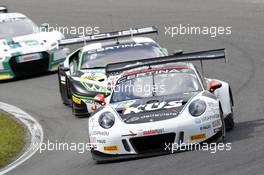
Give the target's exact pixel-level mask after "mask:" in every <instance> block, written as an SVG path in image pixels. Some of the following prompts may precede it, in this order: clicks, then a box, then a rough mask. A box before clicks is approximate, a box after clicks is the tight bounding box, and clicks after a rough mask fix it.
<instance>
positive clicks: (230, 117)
mask: <svg viewBox="0 0 264 175" xmlns="http://www.w3.org/2000/svg"><path fill="white" fill-rule="evenodd" d="M225 125H226V131H230V130H232V129H233V128H234V126H235V122H234V117H233V112H232V113H231V114H229V115H228V116H226V118H225Z"/></svg>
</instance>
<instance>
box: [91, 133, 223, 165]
mask: <svg viewBox="0 0 264 175" xmlns="http://www.w3.org/2000/svg"><path fill="white" fill-rule="evenodd" d="M222 136H223V134H222V131H219V132H217V133H216V134H215V135H213V136H212V137H210V138H208V139H206V140H204V141H203V142H201V143H200V144H202V143H210V142H219V141H221V138H222ZM182 151H184V150H176V151H173V152H172V151H171V150H163V151H161V150H159V151H153V152H145V153H141V154H106V153H102V152H100V151H98V150H96V149H91V155H92V157H93V160H95V161H96V163H109V162H116V161H124V160H133V159H140V158H146V157H154V156H160V155H167V154H173V153H178V152H182ZM186 151H188V150H186Z"/></svg>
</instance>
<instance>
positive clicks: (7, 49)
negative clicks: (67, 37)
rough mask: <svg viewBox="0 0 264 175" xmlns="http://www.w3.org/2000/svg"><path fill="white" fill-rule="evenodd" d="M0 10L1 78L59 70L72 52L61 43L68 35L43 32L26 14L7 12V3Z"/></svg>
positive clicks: (6, 78) (0, 79) (56, 32)
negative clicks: (59, 43) (61, 45)
mask: <svg viewBox="0 0 264 175" xmlns="http://www.w3.org/2000/svg"><path fill="white" fill-rule="evenodd" d="M0 11H1V12H2V13H0V81H2V80H8V79H13V78H16V77H25V76H29V75H35V74H39V73H43V72H48V71H57V69H58V65H59V64H60V63H61V62H63V61H64V60H65V58H66V56H67V54H68V53H69V49H68V48H63V47H59V46H58V42H59V41H60V40H62V39H64V35H63V34H62V33H60V32H58V31H52V32H45V31H43V32H42V29H41V26H37V25H36V24H35V23H34V22H33V21H32V20H30V19H29V18H28V17H26V16H25V15H23V14H21V13H7V8H6V7H5V6H0ZM42 27H45V26H44V25H43V26H42Z"/></svg>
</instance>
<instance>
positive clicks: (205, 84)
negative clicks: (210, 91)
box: [195, 67, 207, 89]
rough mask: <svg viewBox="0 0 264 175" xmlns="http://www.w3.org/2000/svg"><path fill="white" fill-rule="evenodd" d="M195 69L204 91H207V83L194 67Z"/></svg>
mask: <svg viewBox="0 0 264 175" xmlns="http://www.w3.org/2000/svg"><path fill="white" fill-rule="evenodd" d="M195 69H196V71H197V74H198V76H199V78H200V80H201V81H202V84H203V87H204V89H207V82H206V80H205V78H204V77H203V76H202V75H201V73H200V71H199V70H198V69H197V68H196V67H195Z"/></svg>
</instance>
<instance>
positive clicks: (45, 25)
mask: <svg viewBox="0 0 264 175" xmlns="http://www.w3.org/2000/svg"><path fill="white" fill-rule="evenodd" d="M39 28H40V31H47V30H48V29H49V24H48V23H43V24H40V25H39Z"/></svg>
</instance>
